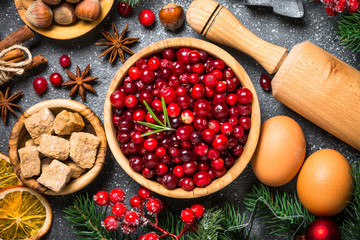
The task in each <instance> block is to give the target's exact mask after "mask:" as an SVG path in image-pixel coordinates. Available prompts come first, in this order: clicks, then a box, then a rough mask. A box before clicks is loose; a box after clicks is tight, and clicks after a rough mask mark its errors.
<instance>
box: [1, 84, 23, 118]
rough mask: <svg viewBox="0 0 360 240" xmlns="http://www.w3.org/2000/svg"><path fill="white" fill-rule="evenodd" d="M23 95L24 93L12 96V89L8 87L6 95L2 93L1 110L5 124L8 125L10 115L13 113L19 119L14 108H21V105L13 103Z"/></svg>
mask: <svg viewBox="0 0 360 240" xmlns="http://www.w3.org/2000/svg"><path fill="white" fill-rule="evenodd" d="M21 94H22V91H20V92H17V93H14V94H13V95H11V96H9V95H10V87H9V86H8V87H7V89H6V91H5V94H4V93H3V92H1V91H0V109H1V118H2V120H3V122H4V123H6V120H7V117H8V113H9V112H11V113H12V114H13V115H14V116H15V117H17V115H16V113H15V111H14V110H13V109H12V108H14V107H15V108H21V107H20V106H19V105H17V104H14V103H12V102H13V101H15V100H17V99H18V98H19V97H20V95H21Z"/></svg>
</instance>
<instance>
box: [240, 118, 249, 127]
mask: <svg viewBox="0 0 360 240" xmlns="http://www.w3.org/2000/svg"><path fill="white" fill-rule="evenodd" d="M239 124H240V125H241V126H242V127H243V128H244V129H245V130H249V129H250V127H251V119H250V118H249V117H241V118H240V119H239Z"/></svg>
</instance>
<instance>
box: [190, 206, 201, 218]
mask: <svg viewBox="0 0 360 240" xmlns="http://www.w3.org/2000/svg"><path fill="white" fill-rule="evenodd" d="M190 209H191V210H192V211H193V212H194V214H195V218H196V219H199V218H201V217H202V216H204V213H205V208H204V206H203V205H201V204H193V205H191V207H190Z"/></svg>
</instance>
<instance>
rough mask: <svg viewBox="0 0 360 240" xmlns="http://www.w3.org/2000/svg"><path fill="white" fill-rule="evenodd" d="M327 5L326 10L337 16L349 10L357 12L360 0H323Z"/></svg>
mask: <svg viewBox="0 0 360 240" xmlns="http://www.w3.org/2000/svg"><path fill="white" fill-rule="evenodd" d="M321 1H322V2H323V3H324V4H325V5H326V8H325V11H326V13H327V15H329V16H331V17H332V16H336V15H337V14H338V13H341V12H343V11H345V10H347V11H348V12H350V13H356V12H358V11H359V9H360V0H321Z"/></svg>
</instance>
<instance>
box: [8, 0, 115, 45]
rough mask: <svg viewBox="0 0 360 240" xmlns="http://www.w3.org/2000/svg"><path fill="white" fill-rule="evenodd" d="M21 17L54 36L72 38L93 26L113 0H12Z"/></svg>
mask: <svg viewBox="0 0 360 240" xmlns="http://www.w3.org/2000/svg"><path fill="white" fill-rule="evenodd" d="M14 1H15V6H16V8H17V10H18V12H19V15H20V17H21V19H22V20H23V21H24V22H25V23H26V24H27V25H28V26H29V27H30V28H32V29H33V30H34V31H36V32H38V33H40V34H42V35H44V36H46V37H49V38H54V39H72V38H76V37H79V36H82V35H83V34H85V33H87V32H89V31H90V30H92V29H93V28H94V27H96V26H97V25H98V24H99V23H100V22H101V21H102V20H103V19H104V18H105V17H106V15H107V14H108V12H109V11H110V9H111V7H112V5H113V3H114V0H14Z"/></svg>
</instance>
